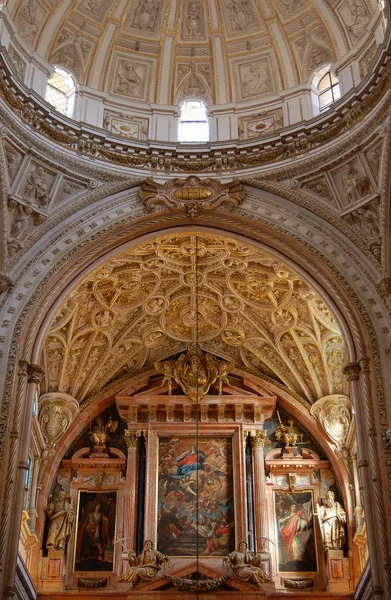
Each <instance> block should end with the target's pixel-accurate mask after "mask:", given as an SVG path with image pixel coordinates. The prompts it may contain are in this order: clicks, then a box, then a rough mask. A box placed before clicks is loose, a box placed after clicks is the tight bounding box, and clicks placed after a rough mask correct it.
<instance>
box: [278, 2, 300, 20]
mask: <svg viewBox="0 0 391 600" xmlns="http://www.w3.org/2000/svg"><path fill="white" fill-rule="evenodd" d="M274 5H275V7H276V9H277V11H278V12H279V13H280V15H281V16H282V17H283V18H284V19H285V20H288V19H292V18H293V17H296V16H297V15H299V14H300V13H302V12H303V11H304V10H308V4H307V2H306V1H305V0H274Z"/></svg>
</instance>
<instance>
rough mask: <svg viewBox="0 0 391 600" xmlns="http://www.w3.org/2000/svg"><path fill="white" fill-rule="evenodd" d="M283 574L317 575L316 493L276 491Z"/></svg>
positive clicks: (278, 541)
mask: <svg viewBox="0 0 391 600" xmlns="http://www.w3.org/2000/svg"><path fill="white" fill-rule="evenodd" d="M274 507H275V522H276V533H277V552H278V570H279V571H295V572H297V571H299V572H303V571H312V572H313V571H317V564H316V549H315V535H314V519H313V500H312V491H303V492H279V491H274Z"/></svg>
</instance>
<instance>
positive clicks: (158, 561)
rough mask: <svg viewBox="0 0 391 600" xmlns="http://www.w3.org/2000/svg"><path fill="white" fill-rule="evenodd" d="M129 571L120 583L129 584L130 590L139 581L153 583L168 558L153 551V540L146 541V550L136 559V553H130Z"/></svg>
mask: <svg viewBox="0 0 391 600" xmlns="http://www.w3.org/2000/svg"><path fill="white" fill-rule="evenodd" d="M128 562H129V567H130V568H129V571H127V572H126V573H125V574H124V575H123V576H122V578H121V579H119V581H126V582H127V583H129V584H130V585H129V589H130V590H131V589H132V587H133V586H134V585H135V584H136V583H137V582H138V581H140V580H141V581H151V580H152V579H154V578H155V577H156V575H157V574H158V573H159V571H160V569H161V568H162V565H163V564H165V563H166V562H168V557H167V556H166V555H165V554H162V553H161V552H158V551H157V550H154V549H153V544H152V542H151V540H146V542H145V543H144V550H143V551H142V552H141V554H139V555H138V556H137V557H136V553H135V552H134V551H133V550H131V551H130V552H128Z"/></svg>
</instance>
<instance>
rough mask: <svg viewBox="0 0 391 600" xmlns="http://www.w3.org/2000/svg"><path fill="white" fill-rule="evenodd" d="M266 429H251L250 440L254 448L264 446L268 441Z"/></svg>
mask: <svg viewBox="0 0 391 600" xmlns="http://www.w3.org/2000/svg"><path fill="white" fill-rule="evenodd" d="M266 438H267V431H266V429H252V430H251V431H250V442H251V445H252V446H253V448H263V447H264V445H265V443H266Z"/></svg>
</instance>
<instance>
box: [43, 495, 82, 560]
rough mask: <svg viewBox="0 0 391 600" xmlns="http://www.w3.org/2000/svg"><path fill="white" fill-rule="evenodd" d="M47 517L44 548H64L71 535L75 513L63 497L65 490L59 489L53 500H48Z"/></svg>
mask: <svg viewBox="0 0 391 600" xmlns="http://www.w3.org/2000/svg"><path fill="white" fill-rule="evenodd" d="M46 514H47V516H48V518H49V533H48V538H47V541H46V548H48V549H49V550H50V549H52V548H53V549H56V550H65V546H66V544H67V541H68V539H69V536H70V535H71V531H72V527H73V523H74V521H75V513H74V511H73V509H72V506H71V505H70V504H69V503H68V502H67V501H66V499H65V490H60V491H59V492H58V494H57V498H56V500H55V501H54V502H49V504H48V505H47V507H46Z"/></svg>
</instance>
